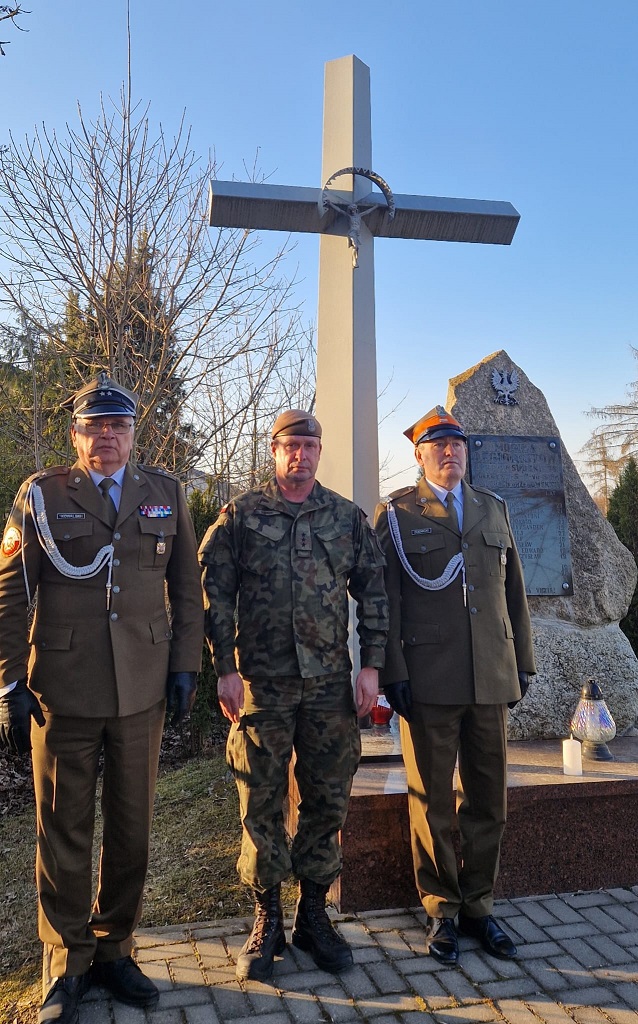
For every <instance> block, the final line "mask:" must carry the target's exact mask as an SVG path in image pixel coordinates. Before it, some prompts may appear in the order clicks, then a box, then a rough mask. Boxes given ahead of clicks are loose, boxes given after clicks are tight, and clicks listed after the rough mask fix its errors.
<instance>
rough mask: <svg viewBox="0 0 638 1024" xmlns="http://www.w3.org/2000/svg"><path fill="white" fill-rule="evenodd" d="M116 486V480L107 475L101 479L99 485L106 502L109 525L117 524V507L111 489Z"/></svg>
mask: <svg viewBox="0 0 638 1024" xmlns="http://www.w3.org/2000/svg"><path fill="white" fill-rule="evenodd" d="M114 486H115V480H112V479H111V477H110V476H105V477H104V479H103V480H100V482H99V484H98V487H99V488H100V490H101V491H102V497H103V498H104V501H105V502H106V514H107V517H108V521H109V525H110V526H115V520H116V519H117V509H116V507H115V503H114V502H113V499H112V498H111V496H110V494H109V491H110V490H111V487H114Z"/></svg>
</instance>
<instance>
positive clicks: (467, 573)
mask: <svg viewBox="0 0 638 1024" xmlns="http://www.w3.org/2000/svg"><path fill="white" fill-rule="evenodd" d="M405 434H406V436H407V437H408V438H409V440H410V441H411V442H412V443H413V445H414V446H415V455H416V460H417V462H418V464H419V466H420V467H421V469H422V471H423V476H422V477H421V479H420V480H419V482H418V484H417V485H416V486H415V487H404V488H402V489H401V490H398V491H395V492H394V493H393V494H392V495H390V498H389V499H388V500H387V501H386V502H384V503H382V504H381V505H379V506H378V507H377V510H376V515H375V522H376V527H377V530H378V533H379V539H380V541H381V544H382V547H383V549H384V552H385V555H386V560H387V567H386V587H387V591H388V599H389V602H390V634H389V638H388V645H387V650H386V664H385V668H384V670H383V672H382V675H381V685H382V687H383V689H384V692H385V695H386V697H387V699H388V701H389V703H390V704H391V706H392V707H393V708H394V709H395V710H396V711H397V712H398V713H399V714H400V715H401V716H402V717H401V723H400V724H401V743H402V748H403V756H404V760H405V765H406V771H407V780H408V794H409V796H408V800H409V810H410V829H411V837H412V854H413V860H414V872H415V879H416V884H417V889H418V891H419V895H420V898H421V902H422V903H423V906H424V908H425V910H426V912H427V926H426V943H427V947H428V949H429V952H430V955H431V956H433V957H435V958H436V959H437V960H439V961H440V962H442V963H445V964H453V963H456V961H457V959H458V941H457V928H456V925H455V918H456V917H457V914H458V928H459V930H460V931H461V932H462V933H463V934H467V935H472V936H475V937H476V938H478V939H479V941H480V942H481V944H482V946H483V948H484V949H485V950H486V951H487V952H488V953H491V954H492V955H494V956H497V957H501V958H503V959H510V958H512V957H514V956H515V955H516V948H515V946H514V944H513V942H512V941H511V939H510V938H509V936H508V935H506V933H505V932H504V931H503V929H502V928H501V927H500V925H499V924H498V923H497V922H496V921H495V919H494V917H493V916H492V908H493V902H494V896H493V891H494V883H495V881H496V876H497V871H498V860H499V850H500V844H501V838H502V834H503V828H504V825H505V816H506V798H507V765H506V755H507V747H506V727H507V705H508V704H510V705H512V704H513V703H515V702H516V701H518V700H520V699H521V696H523V695H524V693H525V691H526V690H527V686H528V682H529V676H530V675H532V674H533V673H535V671H536V669H535V666H534V656H533V652H532V638H531V626H530V618H529V612H528V608H527V599H526V596H525V583H524V580H523V572H522V567H521V562H520V559H519V556H518V552H517V550H516V544H515V543H514V537H513V535H512V530H511V526H510V521H509V516H508V512H507V508H506V506H505V502H504V501H503V499H502V498H500V497H499V496H498V495H497V494H494V493H492V492H491V491H488V490H485V489H484V488H482V487H473V486H471V485H470V484H468V483H466V482H465V481H464V480H463V477H464V475H465V467H466V458H467V449H466V442H467V438H466V436H465V433H464V432H463V429H462V427H461V425H460V423H459V422H458V421H457V420H456V419H455V418H454V417H453V416H451V415H450V414H449V413H448V412H446V410H445V409H444V408H443V407H442V406H440V405H438V406H436V408H435V409H431V410H430V411H429V412H428V413H426V414H425V416H423V417H422V418H421V419H420V420H418V421H417V422H416V423H414V424H413V425H412V426H411V427H409V428H408V429H407V430H406V431H405ZM457 755H458V765H459V786H458V821H459V828H460V833H461V861H462V866H461V868H460V871H459V870H457V861H456V855H455V851H454V846H453V842H452V821H453V818H454V809H455V808H454V789H453V783H454V768H455V762H456V759H457Z"/></svg>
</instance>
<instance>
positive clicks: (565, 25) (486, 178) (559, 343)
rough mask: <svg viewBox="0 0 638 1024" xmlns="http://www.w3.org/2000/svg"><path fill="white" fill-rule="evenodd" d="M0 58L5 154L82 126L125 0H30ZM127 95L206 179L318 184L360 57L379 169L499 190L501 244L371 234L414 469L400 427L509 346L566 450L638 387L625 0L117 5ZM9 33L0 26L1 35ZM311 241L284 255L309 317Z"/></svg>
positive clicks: (384, 372)
mask: <svg viewBox="0 0 638 1024" xmlns="http://www.w3.org/2000/svg"><path fill="white" fill-rule="evenodd" d="M25 6H27V7H28V8H29V9H30V10H31V12H32V13H31V14H30V15H29V16H24V17H23V18H22V21H21V24H22V25H23V26H24V27H25V28H28V30H29V31H28V34H27V33H19V32H16V31H15V30H13V29H11V28H9V27H7V26H6V24H5V25H3V26H0V37H2V38H3V39H11V43H10V45H9V46H8V47H7V56H6V57H4V58H0V75H1V76H2V97H3V99H2V108H3V113H2V124H1V125H0V143H2V142H4V141H5V138H6V135H5V132H6V130H8V129H11V130H12V132H13V133H14V134H15V135H17V136H20V135H24V134H25V133H30V132H31V131H32V130H33V127H34V125H35V124H40V123H42V122H44V123H45V124H46V125H47V127H49V128H52V127H57V128H58V129H60V128H62V127H63V125H64V124H65V122H67V121H69V122H71V123H75V120H76V104H77V102H79V103H80V104H81V105H82V108H83V110H84V112H85V113H86V114H88V115H90V114H91V113H92V111H94V110H95V108H96V105H97V101H98V98H99V95H100V93H103V94H104V95H105V96H113V97H117V95H118V92H119V88H120V85H121V82H122V80H123V78H124V76H125V73H126V34H125V28H126V5H125V3H124V0H114V2H112V3H110V4H96V3H86V4H78V3H75V2H71V0H31V2H30V3H29V4H27V5H25ZM131 20H132V39H133V90H134V95H135V96H136V97H137V98H138V99H139V100H140V101H143V102H150V104H151V109H150V115H151V119H152V120H155V121H158V122H160V121H161V123H162V125H163V127H164V129H165V130H166V131H167V132H168V133H172V131H173V130H174V129H175V128H176V126H177V123H178V121H179V118H180V115H181V113H182V111H183V110H185V111H186V120H187V122H188V123H190V124H191V125H192V127H193V142H194V146H195V149H196V151H197V152H200V153H201V154H202V155H205V154H206V152H207V150H208V149H209V148H212V149H214V152H215V155H216V157H217V159H218V161H219V162H220V163H221V164H222V165H223V167H222V171H221V174H220V177H223V178H230V177H232V176H233V175H235V176H236V177H239V178H242V177H246V175H245V173H244V171H243V164H244V161H245V162H246V163H247V164H249V165H250V164H252V162H253V159H254V156H255V153H256V151H257V150H258V151H259V157H258V162H259V165H260V167H261V168H262V170H263V171H264V172H266V173H268V174H270V176H271V177H270V180H271V181H273V182H277V183H283V184H294V185H313V186H320V185H321V184H322V182H321V181H320V175H321V121H322V101H323V100H322V89H323V67H324V63H325V61H327V60H332V59H334V58H337V57H342V56H346V55H347V54H350V53H354V54H356V55H357V56H358V57H359V58H360V59H361V60H363V61H364V62H365V63H366V64H368V65H369V66H370V69H371V82H372V131H373V169H374V170H375V171H377V172H378V173H379V174H380V175H381V176H382V177H383V178H385V179H386V181H388V183H389V184H390V187H391V188H392V189H393V191H394V192H398V193H417V194H418V193H420V194H426V195H439V196H452V197H465V198H476V199H499V200H508V201H509V202H511V203H513V205H514V206H515V207H516V208H517V209H518V211H519V212H520V214H521V223H520V225H519V228H518V230H517V233H516V236H515V238H514V242H513V244H512V246H510V247H501V246H480V245H457V244H448V243H434V242H412V241H401V240H393V239H384V240H378V241H377V242H376V290H377V348H378V363H379V386H380V388H382V387H384V386H385V384H386V383H387V382H388V380H390V378H392V383H391V384H390V387H389V389H388V392H387V394H386V395H385V396H384V397H383V398H382V400H381V403H380V412H381V413H382V414H383V413H384V412H387V411H388V410H389V409H391V408H392V407H393V406H394V405H395V404H396V403H397V402H398V401H400V400H401V399H403V396H404V395H406V397H405V399H404V400H403V403H402V405H401V406H400V408H399V409H398V411H397V412H396V413H395V414H394V415H392V416H390V417H389V418H388V420H387V421H386V422H385V423H384V424H383V427H382V434H381V454H382V456H383V455H386V454H387V453H392V455H393V461H392V471H393V472H395V473H400V471H401V470H402V469H406V470H407V471H408V479H405V478H404V477H403V476H397V477H395V478H394V480H393V485H398V483H403V482H408V481H409V480H411V479H412V477H413V475H414V473H413V468H412V467H413V462H412V454H411V451H410V449H409V446H408V445H407V442H406V441H405V439H403V438H402V437H401V431H402V429H403V428H404V427H405V426H407V424H409V423H411V422H413V421H414V420H415V419H416V418H417V417H418V416H419V415H420V414H422V413H423V412H425V411H426V410H427V409H429V408H430V407H431V406H433V405H434V404H436V403H438V402H443V401H445V396H446V392H447V380H448V378H449V377H451V376H455V375H456V374H458V373H461V372H462V371H463V370H465V369H467V368H468V367H470V366H472V365H473V364H474V363H476V362H478V361H479V360H480V359H482V358H483V357H485V356H486V355H489V354H490V353H492V352H494V351H496V350H497V349H501V348H504V349H505V350H506V351H507V352H508V353H509V354H510V356H511V357H512V358H513V359H514V360H515V361H516V362H517V363H518V364H519V365H520V366H521V367H522V368H523V369H524V370H525V372H526V373H527V374H528V376H529V377H530V378H531V380H532V381H533V383H534V384H536V385H537V386H538V387H540V388H541V389H542V390H543V391H544V393H545V395H546V397H547V399H548V401H549V404H550V408H551V410H552V412H553V414H554V417H555V419H556V421H557V423H558V426H559V429H560V430H561V433H562V435H563V438H564V440H565V443H566V445H567V447H568V449H569V451H570V452H571V454H572V455H573V456H577V451H578V449H579V448H580V447H581V445H582V444H583V443H584V442H585V441H586V440H587V438H588V436H589V434H590V432H591V430H592V429H593V427H594V426H595V425H596V421H593V420H591V419H589V418H588V417H587V416H586V415H585V413H586V412H587V410H588V409H589V408H590V407H591V406H598V405H605V404H608V403H610V402H616V401H622V400H623V399H624V397H625V393H626V388H627V385H628V384H629V383H630V382H631V381H633V380H634V379H636V378H638V363H637V362H636V360H635V359H634V358H633V356H632V354H631V346H632V345H635V346H638V330H637V327H638V324H637V311H636V284H637V281H638V200H637V184H638V159H637V153H638V142H637V138H636V127H637V126H636V111H637V110H638V61H637V58H636V53H637V48H638V4H637V3H636V0H607V2H606V3H603V2H602V0H437V2H434V0H397V2H396V3H395V4H393V5H391V4H389V3H387V2H383V3H381V2H376V0H371V2H367V3H364V2H359V0H351V2H347V0H342V2H341V3H337V4H334V3H333V4H313V3H309V2H303V0H302V2H300V0H296V2H294V0H269V2H268V3H263V2H260V3H257V2H253V0H227V2H225V3H219V2H213V3H205V2H202V0H190V2H188V3H184V4H181V5H179V4H175V3H171V4H169V3H166V2H151V0H131ZM3 30H4V31H3ZM317 263H318V241H317V239H316V238H315V237H312V236H306V237H302V238H300V241H299V243H298V245H297V248H296V250H295V252H294V254H293V255H292V256H291V257H290V269H291V273H292V272H293V270H294V268H296V266H297V264H298V266H299V274H300V277H301V278H302V282H301V283H300V285H299V287H298V295H299V298H300V299H302V300H303V301H304V303H305V310H306V312H307V319H308V320H313V319H314V317H315V311H316V300H317V296H316V291H317Z"/></svg>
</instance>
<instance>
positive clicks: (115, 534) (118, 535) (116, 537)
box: [113, 533, 122, 540]
mask: <svg viewBox="0 0 638 1024" xmlns="http://www.w3.org/2000/svg"><path fill="white" fill-rule="evenodd" d="M121 536H122V534H121V533H114V534H113V540H119V539H120V537H121Z"/></svg>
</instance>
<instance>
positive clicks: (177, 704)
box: [166, 672, 197, 726]
mask: <svg viewBox="0 0 638 1024" xmlns="http://www.w3.org/2000/svg"><path fill="white" fill-rule="evenodd" d="M196 693H197V672H169V673H168V679H167V680H166V700H167V704H168V710H169V711H172V710H173V708H175V713H174V715H173V717H172V718H171V725H172V726H176V725H181V723H182V722H183V721H184V719H185V718H186V715H187V714H188V712H189V711H190V709H191V708H192V706H193V704H194V703H195V694H196Z"/></svg>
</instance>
